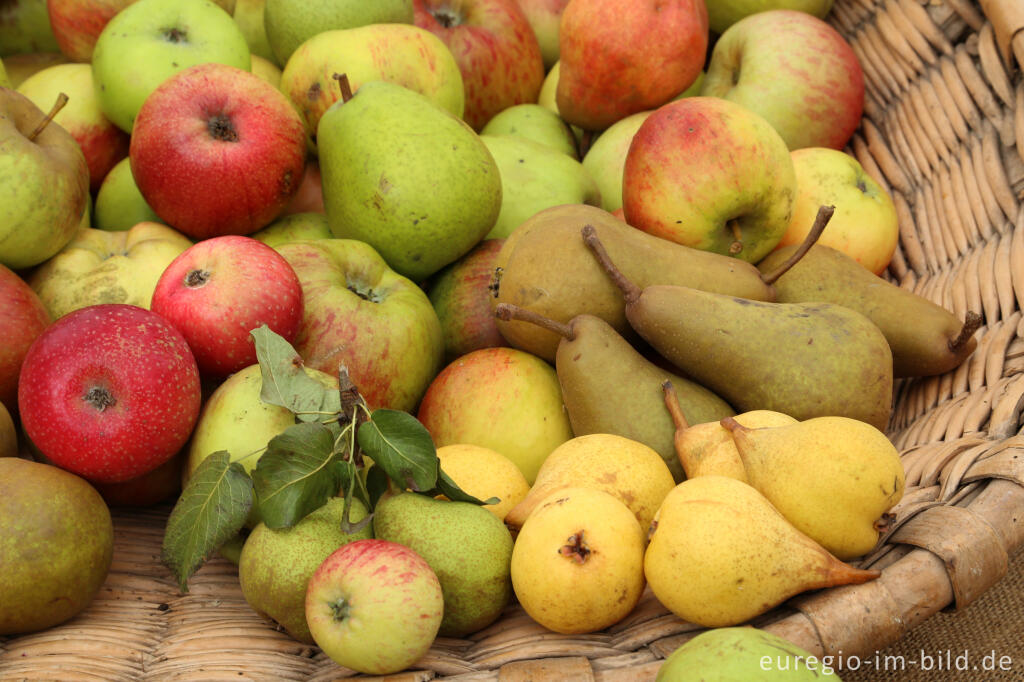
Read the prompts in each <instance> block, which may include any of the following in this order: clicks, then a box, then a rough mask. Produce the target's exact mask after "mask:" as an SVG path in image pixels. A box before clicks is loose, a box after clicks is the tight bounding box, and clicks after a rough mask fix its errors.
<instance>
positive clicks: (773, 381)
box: [582, 227, 893, 429]
mask: <svg viewBox="0 0 1024 682" xmlns="http://www.w3.org/2000/svg"><path fill="white" fill-rule="evenodd" d="M582 232H583V235H584V242H585V243H586V244H587V245H588V246H589V247H590V248H591V249H592V250H593V252H594V254H595V256H596V258H595V260H597V261H599V262H600V263H601V264H602V267H604V268H605V270H606V272H607V273H608V274H609V276H610V279H611V280H612V281H614V282H616V284H617V285H618V286H619V288H620V289H621V291H622V292H623V294H624V296H623V298H624V299H625V303H626V317H627V318H628V320H629V324H630V326H632V327H633V329H634V330H636V332H637V333H638V334H640V336H642V337H643V338H644V340H645V341H647V342H648V343H649V344H650V345H651V346H652V347H653V348H654V349H655V350H657V351H658V352H659V353H660V354H661V355H662V356H663V357H664V358H665V359H667V360H668V361H669V362H671V363H673V364H674V365H675V366H676V367H678V368H679V369H680V370H682V371H683V372H685V373H686V374H687V376H690V377H692V378H693V379H694V380H695V381H697V382H699V383H700V384H701V385H703V386H706V387H707V388H709V389H711V390H712V391H714V392H715V393H716V394H717V395H719V396H721V397H722V398H724V399H725V400H726V401H728V402H729V404H730V405H732V406H733V407H734V408H736V410H738V411H740V412H748V411H750V410H772V411H774V412H782V413H783V414H788V415H789V416H791V417H793V418H794V419H797V420H801V421H802V420H804V419H810V418H811V417H820V416H825V415H840V416H845V417H851V418H853V419H860V420H862V421H865V422H867V423H869V424H871V425H872V426H875V427H877V428H879V429H884V428H885V426H886V424H887V423H888V421H889V413H890V410H891V405H892V383H893V379H892V352H891V351H890V350H889V344H888V342H887V341H886V340H885V336H884V335H883V334H882V332H881V331H879V329H878V327H876V326H875V325H874V323H873V322H871V320H869V319H868V318H866V317H865V316H864V315H862V314H860V313H858V312H856V311H854V310H851V309H849V308H846V307H844V306H839V305H835V304H833V303H769V302H763V301H752V300H750V299H745V298H740V297H737V296H729V295H725V294H717V293H712V292H708V291H701V290H699V289H694V288H691V287H685V286H678V285H662V284H656V285H650V286H647V287H644V288H641V287H640V286H638V285H637V284H635V283H634V282H632V281H630V279H629V278H628V276H626V275H625V274H624V273H622V272H621V271H620V270H618V269H617V268H616V265H615V263H614V262H613V260H612V257H610V256H609V254H608V252H607V251H606V250H605V249H604V248H603V246H602V241H601V239H599V238H598V235H597V233H596V231H595V230H593V229H591V228H589V227H585V228H584V229H583V231H582Z"/></svg>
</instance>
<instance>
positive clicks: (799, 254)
mask: <svg viewBox="0 0 1024 682" xmlns="http://www.w3.org/2000/svg"><path fill="white" fill-rule="evenodd" d="M835 212H836V207H835V206H820V207H818V215H816V216H814V224H813V225H811V231H810V232H808V233H807V236H806V237H804V240H803V242H802V243H801V244H800V246H799V248H797V250H796V251H794V252H793V253H792V254H790V256H789V258H787V259H786V260H785V262H784V263H782V265H780V266H779V267H777V268H775V270H773V271H772V272H769V273H768V274H766V275H762V276H761V281H762V282H764V283H765V284H768V285H771V284H775V281H776V280H777V279H778V278H779V277H782V276H783V275H784V274H786V272H787V271H788V270H789V269H790V268H791V267H793V266H794V265H796V264H797V262H798V261H799V260H800V259H801V258H803V257H804V254H805V253H807V252H808V251H810V250H811V247H812V246H814V243H815V242H816V241H818V237H820V236H821V233H822V232H824V231H825V226H826V225H828V221H830V220H832V214H833V213H835Z"/></svg>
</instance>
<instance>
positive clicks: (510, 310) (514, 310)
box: [494, 303, 576, 341]
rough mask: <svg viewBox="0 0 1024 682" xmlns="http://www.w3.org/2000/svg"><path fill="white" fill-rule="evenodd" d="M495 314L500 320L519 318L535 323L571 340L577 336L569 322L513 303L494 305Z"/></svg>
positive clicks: (522, 320) (521, 320)
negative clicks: (566, 322)
mask: <svg viewBox="0 0 1024 682" xmlns="http://www.w3.org/2000/svg"><path fill="white" fill-rule="evenodd" d="M494 316H495V317H496V318H498V319H499V320H505V321H506V322H508V321H509V320H519V321H520V322H529V323H530V324H535V325H537V326H538V327H541V328H543V329H547V330H548V331H549V332H554V333H555V334H558V335H559V336H562V337H564V338H566V339H568V340H569V341H575V340H576V336H575V335H574V334H573V333H572V327H571V326H570V325H568V324H564V323H562V322H559V321H558V320H552V319H551V318H550V317H544V316H543V315H541V314H540V313H537V312H534V311H532V310H529V309H527V308H521V307H519V306H517V305H514V304H512V303H499V304H498V305H496V306H495V307H494Z"/></svg>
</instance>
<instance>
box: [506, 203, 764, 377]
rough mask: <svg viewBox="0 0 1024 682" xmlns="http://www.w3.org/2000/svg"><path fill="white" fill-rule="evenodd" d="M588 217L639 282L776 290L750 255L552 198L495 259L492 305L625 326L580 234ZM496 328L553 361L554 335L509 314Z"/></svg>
mask: <svg viewBox="0 0 1024 682" xmlns="http://www.w3.org/2000/svg"><path fill="white" fill-rule="evenodd" d="M584 225H592V226H593V228H594V230H595V231H596V233H597V235H598V236H599V237H600V238H601V241H602V243H604V244H605V248H606V249H607V250H608V253H609V254H611V256H612V258H613V259H615V263H616V264H617V265H618V266H619V268H620V269H621V270H622V272H623V273H625V275H626V276H627V277H628V278H629V279H630V280H632V281H633V282H635V283H636V284H637V285H638V286H641V287H643V286H647V285H648V284H679V285H683V286H690V287H694V288H697V289H702V290H705V291H714V292H718V293H722V294H729V295H731V296H741V297H743V298H748V299H753V300H760V301H771V300H774V298H775V292H774V290H773V289H772V287H771V286H769V285H767V284H765V283H764V282H763V281H762V280H761V273H760V272H759V271H758V269H757V268H756V267H754V266H753V265H751V264H750V263H746V262H744V261H741V260H739V259H737V258H731V257H729V256H723V255H720V254H717V253H711V252H710V251H701V250H698V249H694V248H691V247H688V246H683V245H681V244H676V243H674V242H670V241H668V240H666V239H662V238H660V237H655V236H654V235H651V234H648V233H646V232H642V231H640V230H638V229H636V228H635V227H631V226H629V225H627V224H626V223H625V222H623V221H621V220H619V219H618V218H616V217H615V216H614V215H612V214H611V213H609V212H607V211H605V210H603V209H600V208H597V207H595V206H588V205H585V204H564V205H561V206H553V207H551V208H548V209H544V210H543V211H539V212H538V213H536V214H534V215H533V216H532V217H530V218H529V219H528V220H526V221H524V222H523V223H522V224H521V225H520V226H519V227H517V228H516V229H515V230H513V231H512V234H510V235H509V236H508V237H507V238H506V239H505V243H504V244H503V245H502V248H501V251H499V252H498V256H497V257H496V258H495V261H494V268H495V276H494V278H493V280H492V283H491V291H492V299H491V304H492V308H493V307H495V306H497V305H498V304H500V303H512V304H514V305H518V306H520V307H522V308H527V309H529V310H532V311H534V312H536V313H538V314H540V315H543V316H545V317H548V318H550V319H552V320H555V321H557V322H563V323H565V322H568V321H569V320H571V319H572V318H573V317H575V316H576V315H580V314H583V313H588V314H590V315H595V316H597V317H600V318H601V319H602V320H604V321H605V322H607V323H608V324H610V325H611V326H612V327H613V328H614V329H615V330H616V331H618V332H619V333H620V334H629V333H631V332H630V331H629V324H628V322H627V321H626V315H625V305H624V303H623V301H622V294H621V292H619V290H618V289H617V288H616V287H615V285H614V284H613V283H612V281H611V280H609V279H608V277H607V276H606V275H605V273H604V272H603V271H602V270H601V267H600V265H598V263H597V262H596V261H595V260H594V257H593V256H592V255H591V254H590V252H589V251H588V250H587V247H586V246H585V245H584V244H583V242H582V241H581V240H580V229H581V228H582V227H583V226H584ZM498 331H500V332H501V334H502V336H504V337H505V339H506V340H507V341H508V342H509V344H511V345H512V346H514V347H515V348H519V349H520V350H525V351H527V352H530V353H533V354H534V355H537V356H539V357H542V358H544V359H545V360H547V361H548V362H554V360H555V350H556V349H557V348H558V342H559V339H560V336H559V335H558V334H556V333H555V332H552V331H549V330H547V329H543V328H541V327H538V326H537V325H534V324H530V323H529V322H521V321H516V320H509V321H507V322H506V321H500V320H499V322H498Z"/></svg>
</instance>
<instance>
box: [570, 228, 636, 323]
mask: <svg viewBox="0 0 1024 682" xmlns="http://www.w3.org/2000/svg"><path fill="white" fill-rule="evenodd" d="M582 233H583V242H584V243H585V244H586V245H587V246H589V247H590V250H591V251H593V252H594V256H595V257H596V258H597V262H598V263H600V264H601V267H602V268H604V271H605V272H607V273H608V276H609V277H611V279H612V282H614V283H615V285H616V286H617V287H619V289H621V290H622V295H623V297H624V298H625V299H626V304H627V305H629V304H632V303H636V301H637V300H639V299H640V294H641V293H642V290H641V289H640V287H638V286H637V285H635V284H633V283H632V282H630V281H629V280H628V279H626V276H625V275H624V274H622V271H620V270H619V269H618V268H617V267H615V264H614V263H613V262H612V259H611V258H610V257H609V256H608V252H607V251H606V250H605V248H604V244H602V243H601V240H600V239H599V238H598V236H597V230H596V229H594V226H593V225H584V226H583V230H582Z"/></svg>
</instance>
